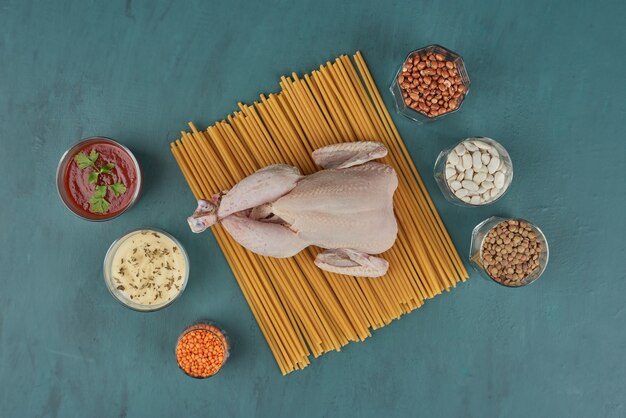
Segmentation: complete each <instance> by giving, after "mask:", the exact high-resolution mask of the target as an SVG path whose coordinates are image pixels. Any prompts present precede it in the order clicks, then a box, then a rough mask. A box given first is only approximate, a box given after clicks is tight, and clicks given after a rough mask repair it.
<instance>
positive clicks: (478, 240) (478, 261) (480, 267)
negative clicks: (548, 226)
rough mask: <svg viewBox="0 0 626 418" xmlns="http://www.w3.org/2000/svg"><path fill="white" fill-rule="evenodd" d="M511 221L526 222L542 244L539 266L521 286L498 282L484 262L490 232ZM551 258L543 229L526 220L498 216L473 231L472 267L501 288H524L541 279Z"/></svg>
mask: <svg viewBox="0 0 626 418" xmlns="http://www.w3.org/2000/svg"><path fill="white" fill-rule="evenodd" d="M511 220H513V221H523V222H526V223H527V224H528V225H529V226H530V228H531V230H532V231H533V232H534V233H535V234H536V235H537V240H538V241H539V242H540V243H541V252H540V253H539V258H538V259H537V260H538V262H539V266H538V267H537V268H536V269H535V270H534V271H533V272H532V273H531V274H530V275H529V276H527V277H525V278H524V279H522V281H521V283H520V284H517V285H514V286H513V285H506V284H504V283H501V282H499V281H497V280H496V279H494V278H493V277H491V275H490V274H489V273H488V272H487V270H486V269H485V267H484V261H483V243H484V240H485V237H486V236H487V234H489V232H490V231H491V230H492V229H493V228H495V227H496V226H497V225H499V224H500V223H502V222H506V221H511ZM549 258H550V249H549V247H548V241H547V240H546V236H545V235H544V234H543V232H542V231H541V229H539V228H538V227H537V226H535V225H533V224H532V223H530V222H528V221H527V220H525V219H519V218H500V217H497V216H492V217H491V218H487V219H485V220H484V221H482V222H481V223H479V224H478V225H476V227H475V228H474V230H473V231H472V240H471V243H470V253H469V260H470V264H471V265H472V267H473V268H474V270H476V271H477V272H478V273H479V274H480V275H481V276H482V277H483V278H485V279H487V280H489V281H492V282H494V283H497V284H499V285H501V286H504V287H509V288H511V287H512V288H516V287H522V286H526V285H529V284H531V283H533V282H534V281H536V280H537V279H538V278H539V277H541V275H542V274H543V272H544V271H545V269H546V267H547V265H548V259H549Z"/></svg>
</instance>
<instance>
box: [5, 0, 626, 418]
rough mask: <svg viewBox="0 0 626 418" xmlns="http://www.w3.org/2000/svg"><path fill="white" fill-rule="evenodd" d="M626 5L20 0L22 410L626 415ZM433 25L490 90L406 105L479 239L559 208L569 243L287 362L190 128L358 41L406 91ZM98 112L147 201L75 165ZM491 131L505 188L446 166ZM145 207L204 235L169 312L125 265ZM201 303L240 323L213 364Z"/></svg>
mask: <svg viewBox="0 0 626 418" xmlns="http://www.w3.org/2000/svg"><path fill="white" fill-rule="evenodd" d="M625 4H626V3H624V2H621V1H594V2H589V1H567V0H560V1H551V2H546V1H497V0H488V1H481V0H468V1H459V2H450V1H440V2H437V1H402V2H383V1H377V0H368V1H352V2H336V1H330V0H312V1H280V2H275V3H270V2H243V1H223V2H208V1H190V2H169V1H136V0H135V1H132V2H131V0H128V1H126V2H124V1H119V0H114V1H31V0H0V140H1V144H2V148H1V150H0V174H1V178H2V181H1V182H0V195H1V196H2V201H1V202H0V222H1V224H0V231H1V237H2V238H1V240H0V265H1V269H0V416H1V417H2V418H13V417H118V416H119V417H160V416H163V417H172V416H179V417H195V416H227V417H250V416H258V417H279V416H284V417H294V416H299V417H309V416H310V417H367V416H372V417H375V416H398V417H407V416H424V417H435V416H436V417H480V418H482V417H624V416H626V407H625V398H626V383H625V382H626V380H625V379H626V361H624V355H625V353H626V327H625V325H624V322H625V319H626V312H625V310H624V298H625V297H626V269H625V267H624V265H625V264H624V263H625V260H626V244H625V240H624V233H625V232H626V225H625V222H624V206H625V205H626V196H625V194H626V193H625V191H626V187H625V180H626V175H625V173H626V164H625V158H626V145H625V144H626V140H625V138H624V129H623V127H624V123H625V121H626V107H625V106H624V97H626V83H625V82H624V69H625V67H626V58H625V56H624V46H625V45H626V32H625V29H624V27H625V25H624V22H625V21H626V6H625ZM430 43H440V44H442V45H445V46H447V47H449V48H451V49H453V50H455V51H457V52H459V53H461V54H462V55H463V56H464V58H465V61H466V65H467V68H468V71H469V74H470V77H471V80H472V90H471V92H470V95H469V96H468V98H467V100H466V102H465V104H464V107H463V109H462V110H461V111H460V112H458V113H456V114H454V115H452V116H449V117H447V118H444V119H443V120H441V121H438V122H436V123H434V124H430V125H426V126H417V125H414V124H412V123H411V122H409V121H408V120H405V119H403V118H402V117H400V116H398V115H395V114H394V115H393V117H394V120H395V121H396V123H397V125H398V128H399V130H400V132H401V134H402V135H403V137H404V139H405V141H406V142H407V145H408V148H409V150H410V152H411V155H412V157H413V159H414V161H415V163H416V165H417V167H418V169H419V170H420V171H421V172H422V174H423V175H424V177H425V179H426V183H427V186H428V188H429V190H430V191H431V194H432V196H433V199H434V201H435V203H436V204H437V206H438V208H439V209H440V212H441V215H442V217H443V219H444V221H445V223H446V224H447V226H448V227H449V230H450V233H451V235H452V237H453V240H454V242H455V243H456V245H457V246H458V249H459V251H460V253H461V255H462V256H463V257H464V259H466V253H467V251H468V246H469V237H470V232H471V230H472V228H473V227H474V225H476V224H477V223H478V222H480V221H481V220H483V219H484V218H486V217H488V216H490V215H494V214H499V215H511V216H520V217H525V218H527V219H529V220H531V221H532V222H534V223H536V224H538V225H539V226H540V227H541V228H543V230H544V232H545V233H546V235H547V237H548V239H549V242H550V245H551V261H550V265H549V266H548V269H547V271H546V273H545V276H544V277H542V278H541V280H540V281H538V282H537V283H535V284H533V285H532V286H529V287H527V288H524V289H517V290H510V289H505V288H502V287H500V286H497V285H495V284H493V283H490V282H487V281H485V280H483V279H481V278H479V277H478V276H477V275H476V274H472V277H471V279H470V280H469V282H468V283H466V284H463V285H460V286H459V287H458V288H457V289H455V290H454V291H453V292H451V293H449V294H445V295H442V296H439V297H438V298H436V299H435V300H432V301H429V302H428V303H427V304H426V305H425V306H424V308H423V309H420V310H418V311H416V312H414V313H412V314H410V315H408V316H406V317H404V318H402V319H401V320H400V321H397V322H394V323H392V324H391V325H389V326H387V327H385V328H383V329H381V330H379V331H376V332H375V333H374V336H373V337H372V338H371V339H368V340H367V341H366V342H364V343H359V344H351V345H349V346H347V347H346V348H345V349H344V350H342V352H340V353H330V354H328V355H325V356H323V357H322V358H319V359H314V360H313V362H312V365H311V366H310V367H309V368H308V369H306V370H304V371H300V372H296V373H293V374H291V375H289V376H287V377H282V376H281V375H280V373H279V371H278V368H277V367H276V365H275V362H274V359H273V358H272V356H271V353H270V351H269V349H268V348H267V346H266V343H265V341H264V339H263V337H262V335H261V333H260V331H259V329H258V327H257V326H256V323H255V322H254V319H253V318H252V315H251V313H250V310H249V309H248V307H247V305H246V304H245V302H244V299H243V297H242V295H241V293H240V291H239V289H238V287H237V285H236V283H235V280H234V278H233V277H232V274H231V272H230V269H229V268H228V266H227V264H226V262H225V260H224V258H223V256H222V254H221V253H220V251H219V250H218V248H217V246H216V243H215V241H214V239H213V237H212V236H211V235H210V234H205V235H202V236H196V235H193V234H192V233H191V232H190V231H189V230H188V228H187V226H186V224H185V217H186V216H187V215H188V213H189V212H190V211H191V210H192V209H193V208H194V202H193V198H192V195H191V193H190V191H189V190H188V188H187V186H186V184H185V182H184V180H183V177H182V175H181V174H180V172H179V170H178V168H177V167H176V164H175V163H174V160H173V158H172V157H171V156H170V152H169V142H170V140H172V139H174V138H175V137H177V135H178V131H179V130H180V129H185V127H186V122H187V121H188V120H192V121H194V122H196V123H197V124H199V125H201V126H206V125H208V124H209V123H211V122H212V121H214V120H216V119H220V118H223V117H224V116H226V115H227V114H228V112H230V111H232V110H233V109H235V103H236V101H238V100H243V101H251V100H253V99H255V98H256V97H257V95H258V94H259V93H261V92H271V91H275V90H277V89H278V79H279V76H280V75H282V74H286V73H290V72H291V71H298V72H306V71H309V70H311V69H312V68H314V67H316V66H317V65H318V64H319V63H321V62H323V61H325V60H327V59H332V58H334V57H336V56H337V55H339V54H340V53H349V54H350V53H353V52H354V51H356V50H357V49H360V50H361V51H363V53H364V56H365V58H366V60H367V62H368V63H369V65H370V67H371V69H372V72H373V75H374V78H375V80H376V82H377V83H378V85H379V87H380V89H381V90H386V86H387V84H388V83H389V81H390V80H391V78H392V76H393V73H394V71H395V70H396V69H397V67H398V66H399V65H400V63H401V62H402V59H403V58H404V56H405V55H406V53H407V52H408V51H410V50H412V49H415V48H417V47H421V46H424V45H427V44H430ZM383 93H384V98H385V101H386V104H387V106H388V107H390V106H391V100H390V97H389V94H387V93H386V91H385V92H383ZM91 135H106V136H110V137H113V138H116V139H118V140H120V141H121V142H123V143H124V144H126V145H128V146H129V147H130V148H131V149H132V150H133V151H134V152H135V153H136V155H137V156H138V158H139V160H140V161H141V163H142V165H143V167H144V169H145V176H146V187H145V191H144V195H143V197H142V198H141V200H140V201H139V202H138V204H137V206H136V207H135V208H133V209H132V210H131V211H130V212H128V213H127V214H124V215H123V216H122V217H120V218H118V219H115V220H113V221H110V222H106V223H100V224H95V223H89V222H85V221H82V220H80V219H78V218H75V217H74V216H72V215H71V214H70V213H69V212H68V211H67V210H66V209H65V208H64V207H63V206H62V204H61V202H60V201H59V199H58V197H57V195H56V190H55V186H54V172H55V168H56V164H57V161H58V158H59V157H60V155H61V154H62V152H63V151H64V150H66V149H67V148H68V146H69V145H70V144H72V143H74V142H75V141H77V140H78V139H79V138H82V137H87V136H91ZM470 135H483V136H490V137H492V138H495V139H497V140H499V141H501V142H502V144H503V145H504V146H505V147H507V148H508V150H509V152H510V154H511V156H512V158H513V162H514V166H515V179H514V181H513V184H512V187H511V189H510V191H509V193H508V195H507V196H506V197H505V198H504V199H502V200H501V201H499V202H498V203H497V204H495V205H493V206H490V207H485V208H480V209H467V208H460V207H456V206H453V205H451V204H449V203H447V202H446V201H444V199H443V197H442V196H441V194H440V192H439V191H438V189H437V188H436V186H435V183H434V181H433V179H432V175H431V169H432V165H433V163H434V160H435V157H436V155H437V154H438V152H439V151H440V150H441V149H442V148H444V147H448V146H450V145H451V144H453V143H455V142H456V141H458V140H460V139H462V138H464V137H466V136H470ZM216 169H219V168H216ZM139 226H155V227H159V228H163V229H165V230H167V231H169V232H171V233H172V234H174V235H175V236H176V237H178V238H179V239H180V240H181V241H182V243H183V244H184V245H185V247H186V248H187V250H188V252H189V255H190V257H191V263H192V265H191V269H192V274H191V278H190V283H189V286H188V288H187V290H186V292H185V294H184V295H183V296H182V298H181V299H180V300H179V301H178V302H176V303H175V304H174V305H173V306H171V307H170V308H168V309H166V310H164V311H162V312H158V313H154V314H139V313H137V312H133V311H130V310H127V309H124V308H122V307H121V306H120V305H119V304H117V303H116V302H115V301H114V300H113V299H112V298H111V297H110V295H109V294H108V292H107V290H106V289H105V286H104V283H103V280H102V276H101V263H102V259H103V257H104V253H105V251H106V249H107V247H108V246H109V244H110V243H111V242H112V241H113V240H114V239H115V238H117V237H118V236H120V235H121V234H122V233H123V232H124V231H126V230H129V229H131V228H136V227H139ZM200 318H212V319H214V320H216V321H219V322H221V323H222V324H223V325H224V326H225V327H226V329H227V330H228V331H229V332H230V333H231V335H232V337H233V340H234V341H235V344H236V345H235V348H234V350H233V356H232V358H231V360H230V362H229V363H228V364H227V367H225V368H224V369H223V371H222V372H221V373H220V374H219V375H218V376H217V377H216V378H214V379H210V380H207V381H196V380H192V379H189V378H186V377H185V376H183V374H182V373H180V372H179V371H178V370H177V368H176V365H175V361H174V357H173V347H174V343H175V340H176V337H177V336H178V334H179V332H180V331H181V330H182V329H183V328H184V327H185V326H186V325H187V324H189V323H192V322H194V321H196V320H197V319H200Z"/></svg>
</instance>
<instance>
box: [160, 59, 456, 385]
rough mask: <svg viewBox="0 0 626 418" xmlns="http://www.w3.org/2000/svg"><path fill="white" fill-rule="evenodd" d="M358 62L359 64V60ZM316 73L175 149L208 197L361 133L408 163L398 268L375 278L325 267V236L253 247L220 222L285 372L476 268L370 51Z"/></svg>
mask: <svg viewBox="0 0 626 418" xmlns="http://www.w3.org/2000/svg"><path fill="white" fill-rule="evenodd" d="M354 63H356V67H357V68H358V72H357V69H356V68H355V66H354ZM354 63H353V62H352V60H350V58H348V57H347V56H345V55H344V56H341V57H339V58H337V59H336V60H335V62H333V63H330V62H327V63H326V65H322V66H320V68H319V70H317V71H313V72H312V73H311V74H307V75H304V77H303V78H300V77H298V76H297V75H296V74H292V77H282V78H281V82H280V86H281V91H280V92H279V93H277V94H270V95H269V96H265V95H261V96H260V101H259V102H254V104H253V105H252V106H248V105H244V104H241V103H239V108H240V111H237V112H235V113H234V114H233V115H230V116H228V118H227V120H223V121H221V122H217V123H216V124H215V125H213V126H210V127H208V128H207V130H206V131H198V130H197V129H196V127H195V126H194V125H193V124H191V123H190V124H189V126H190V128H191V132H181V134H182V137H181V138H180V139H178V140H176V141H175V142H174V143H172V147H171V148H172V153H173V154H174V157H175V159H176V161H177V163H178V165H179V166H180V169H181V171H182V172H183V175H184V176H185V179H186V180H187V183H188V184H189V186H190V188H191V190H192V192H193V194H194V196H195V197H196V199H200V198H203V199H208V198H210V197H211V196H212V195H213V194H215V193H217V192H219V191H222V190H227V189H229V188H231V187H232V186H233V185H234V184H235V183H237V182H238V181H239V180H241V179H242V178H244V177H246V176H248V175H249V174H252V173H253V172H254V171H256V170H258V169H260V168H263V167H265V166H267V165H270V164H276V163H285V164H290V165H294V166H296V167H299V168H300V170H301V171H302V172H303V174H310V173H313V172H315V171H317V170H318V168H317V167H315V165H314V163H313V160H312V159H311V152H312V151H313V150H315V149H317V148H320V147H322V146H325V145H329V144H334V143H338V142H350V141H355V140H369V141H381V142H383V143H384V144H385V146H386V147H387V149H388V150H389V155H388V156H387V157H386V158H384V159H383V160H382V162H384V163H386V164H389V165H391V166H392V167H394V168H395V170H396V172H397V173H398V181H399V185H398V190H397V191H396V193H395V196H394V209H395V211H396V217H397V220H398V227H399V230H398V239H397V240H396V243H395V244H394V246H393V247H392V248H391V249H390V250H389V251H387V252H385V253H384V254H382V257H384V258H385V259H386V260H388V261H389V263H390V268H389V271H388V272H387V274H386V275H385V276H383V277H380V278H376V279H370V278H359V277H349V276H340V275H335V274H332V273H328V272H324V271H322V270H319V269H318V268H317V267H316V266H315V265H314V264H313V260H314V259H315V256H316V255H317V253H318V252H319V249H318V248H313V247H309V248H307V249H306V250H304V251H302V252H301V253H299V254H297V255H296V256H295V257H292V258H287V259H276V258H270V257H262V256H258V255H256V254H253V253H251V252H250V251H248V250H246V249H244V248H243V247H241V246H240V245H239V244H237V243H236V242H235V241H234V240H233V239H232V238H231V237H230V236H229V235H228V234H227V233H226V232H225V231H224V229H223V228H222V227H221V226H220V225H215V226H214V227H213V228H212V230H213V233H214V234H215V237H216V239H217V242H218V244H219V245H220V247H221V248H222V251H223V252H224V255H225V257H226V259H227V261H228V263H229V264H230V266H231V268H232V270H233V273H234V275H235V278H236V279H237V282H238V283H239V286H240V287H241V290H242V292H243V294H244V296H245V298H246V300H247V302H248V304H249V305H250V309H251V310H252V313H253V315H254V317H255V318H256V320H257V322H258V324H259V327H260V328H261V331H262V332H263V335H264V336H265V338H266V340H267V343H268V345H269V347H270V349H271V351H272V353H273V354H274V357H275V358H276V361H277V363H278V367H279V368H280V371H281V372H282V373H283V374H287V373H289V372H291V371H293V370H296V369H302V368H304V367H306V366H307V365H308V364H309V356H310V355H311V354H313V356H315V357H317V356H319V355H321V354H323V353H325V352H327V351H331V350H340V349H341V347H342V346H344V345H346V344H347V343H348V342H349V341H362V340H364V339H365V338H367V337H368V336H370V329H377V328H380V327H382V326H384V325H385V324H388V323H389V322H391V321H392V320H394V319H397V318H399V317H400V316H401V315H402V314H405V313H408V312H410V311H412V310H413V309H416V308H419V307H420V306H421V305H422V304H423V303H424V300H425V299H428V298H432V297H433V296H435V295H437V294H439V293H441V292H442V291H443V290H448V289H450V288H451V287H455V286H456V284H457V283H458V282H459V281H465V280H466V279H467V271H466V270H465V268H464V267H463V264H462V262H461V260H460V258H459V256H458V253H457V251H456V249H455V248H454V245H453V244H452V241H451V240H450V237H449V235H448V233H447V231H446V229H445V227H444V225H443V223H442V221H441V218H440V217H439V214H438V213H437V210H436V209H435V207H434V205H433V203H432V201H431V199H430V197H429V195H428V192H427V191H426V188H425V187H424V183H423V182H422V180H421V178H420V176H419V174H418V173H417V170H416V169H415V166H414V165H413V162H412V161H411V158H410V156H409V154H408V152H407V150H406V148H405V146H404V142H403V141H402V139H401V138H400V135H399V134H398V131H397V129H396V127H395V125H394V124H393V122H392V120H391V117H390V116H389V113H388V111H387V109H386V108H385V106H384V104H383V101H382V98H381V97H380V93H379V92H378V89H377V88H376V85H375V84H374V80H373V79H372V76H371V74H370V72H369V70H368V68H367V66H366V64H365V61H364V60H363V57H362V55H361V54H360V52H357V53H356V55H354Z"/></svg>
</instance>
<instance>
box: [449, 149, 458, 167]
mask: <svg viewBox="0 0 626 418" xmlns="http://www.w3.org/2000/svg"><path fill="white" fill-rule="evenodd" d="M448 162H449V163H450V164H452V165H457V164H458V163H459V156H458V155H457V154H456V152H450V153H448Z"/></svg>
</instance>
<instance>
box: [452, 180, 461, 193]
mask: <svg viewBox="0 0 626 418" xmlns="http://www.w3.org/2000/svg"><path fill="white" fill-rule="evenodd" d="M461 187H462V185H461V182H460V181H456V180H455V181H453V182H452V183H450V188H451V189H452V190H454V191H456V190H459V189H460V188H461Z"/></svg>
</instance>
